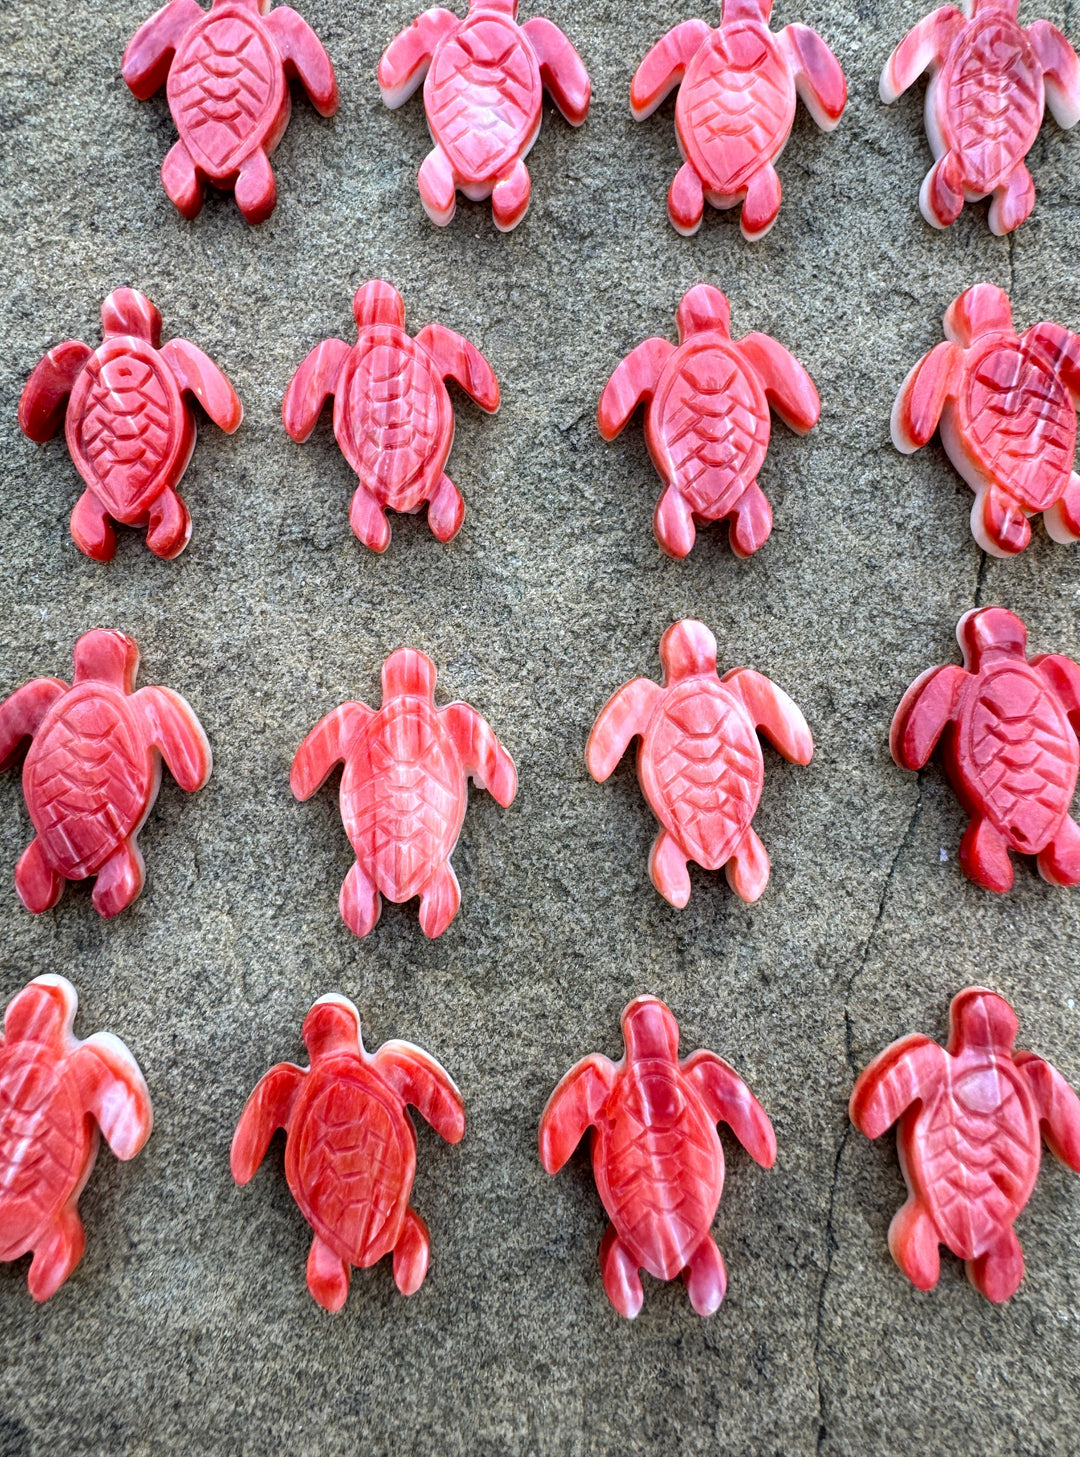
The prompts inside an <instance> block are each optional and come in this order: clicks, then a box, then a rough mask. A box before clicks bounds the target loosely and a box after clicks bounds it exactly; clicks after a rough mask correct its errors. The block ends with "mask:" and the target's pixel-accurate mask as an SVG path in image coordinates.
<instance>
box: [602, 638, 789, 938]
mask: <svg viewBox="0 0 1080 1457" xmlns="http://www.w3.org/2000/svg"><path fill="white" fill-rule="evenodd" d="M660 662H661V665H662V667H663V669H664V682H663V686H662V687H661V686H659V685H657V684H656V683H654V682H653V681H652V679H651V678H634V679H633V680H632V681H631V682H629V683H624V684H623V686H622V687H621V688H620V689H619V691H618V692H617V693H616V694H614V695H613V697H611V698H610V699H609V700H608V702H607V703H606V704H605V705H604V707H603V709H601V711H600V716H599V717H598V718H597V720H596V722H595V723H594V724H593V729H592V733H591V734H590V735H589V743H588V747H587V748H586V750H585V762H586V764H587V765H588V768H589V773H590V774H591V775H592V776H593V778H594V779H595V780H597V782H598V783H601V784H602V783H603V781H604V780H605V779H607V778H608V776H609V775H610V774H611V772H612V771H613V770H614V768H615V765H616V764H617V763H618V762H619V760H620V759H621V758H622V756H623V754H624V753H625V752H626V750H627V747H628V746H629V743H630V740H631V739H632V738H634V737H635V735H639V736H640V739H641V743H640V745H639V748H638V760H637V769H638V780H639V781H640V783H641V792H642V794H644V796H645V798H646V799H647V800H648V803H649V808H650V809H651V810H652V812H653V814H654V815H655V816H656V818H657V819H658V820H659V821H660V825H661V829H660V833H659V835H657V837H656V841H655V843H654V845H653V848H652V854H651V855H650V857H649V875H650V876H651V877H652V882H653V884H654V885H655V886H656V888H657V890H658V891H659V892H660V894H661V895H662V896H663V897H664V899H665V900H667V901H670V902H671V904H672V905H673V906H675V907H676V908H677V909H680V910H681V909H682V907H683V906H685V905H686V903H687V901H688V900H689V899H690V874H689V871H688V870H687V868H686V862H687V861H688V860H694V861H696V862H697V864H699V865H702V866H704V867H705V869H706V870H719V869H720V867H721V866H722V865H723V866H725V867H726V868H725V873H726V875H727V879H728V884H729V885H730V886H731V888H732V890H733V891H734V892H735V894H736V895H739V896H741V897H742V899H743V900H744V901H756V900H757V899H758V897H759V896H760V895H761V893H762V892H763V891H764V889H765V887H766V886H767V885H768V883H769V856H768V853H767V851H766V849H765V846H764V845H763V844H762V843H761V841H760V839H759V838H758V836H757V834H756V832H755V830H754V827H753V824H752V823H751V822H752V820H753V818H754V811H755V810H756V809H757V806H758V800H759V799H760V798H761V789H762V785H763V783H764V780H765V765H764V762H763V760H762V757H761V746H760V744H759V743H758V737H757V732H756V730H760V731H761V732H762V733H764V734H765V736H766V738H768V739H769V741H770V742H771V743H772V744H773V745H774V746H775V747H776V749H777V750H778V751H779V752H780V753H781V754H783V756H784V758H785V759H789V760H791V761H792V762H793V763H795V764H809V762H810V759H811V756H812V755H813V752H814V741H813V739H812V738H811V737H810V730H809V729H808V728H807V726H806V720H805V719H804V718H803V716H802V714H801V713H800V712H799V709H798V708H797V706H796V705H795V704H794V703H793V702H792V701H791V699H790V698H789V697H788V696H787V694H786V693H784V692H783V691H782V690H781V689H779V688H777V686H776V684H775V683H772V682H770V681H769V679H768V678H766V677H764V676H763V675H762V674H761V673H755V672H754V670H753V669H752V668H732V669H731V671H730V672H728V673H725V674H724V676H723V677H722V678H720V677H718V676H717V672H716V639H715V638H714V637H713V635H712V633H711V632H710V631H709V629H708V628H707V627H706V626H705V624H704V623H702V622H695V621H694V620H693V619H692V618H687V619H686V620H685V621H683V622H677V623H675V625H674V626H673V627H669V628H668V630H667V632H665V633H664V636H663V637H662V638H661V639H660Z"/></svg>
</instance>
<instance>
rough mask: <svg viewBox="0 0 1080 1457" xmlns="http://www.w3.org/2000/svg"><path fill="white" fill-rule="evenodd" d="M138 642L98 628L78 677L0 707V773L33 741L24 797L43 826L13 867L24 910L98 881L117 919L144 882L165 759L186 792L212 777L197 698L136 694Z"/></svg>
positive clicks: (25, 689) (165, 691) (101, 908)
mask: <svg viewBox="0 0 1080 1457" xmlns="http://www.w3.org/2000/svg"><path fill="white" fill-rule="evenodd" d="M138 671H139V649H138V648H137V647H136V645H135V643H134V642H133V641H132V639H131V638H129V637H125V636H124V634H123V633H122V632H109V631H105V630H104V629H100V628H98V629H95V630H94V631H93V632H88V633H86V634H85V635H84V636H83V637H81V638H79V640H78V642H77V643H76V644H75V677H74V680H73V682H72V684H71V685H70V686H69V685H68V684H67V683H65V682H63V681H62V679H60V678H35V679H34V681H33V682H31V683H24V684H23V686H22V687H21V688H17V689H16V690H15V692H14V693H12V694H11V696H10V697H8V698H6V699H5V700H4V701H3V703H0V770H4V769H7V768H10V766H11V765H12V764H14V763H15V762H16V760H17V759H18V758H19V757H20V756H21V755H22V753H23V751H24V750H25V749H26V744H27V740H28V739H29V740H32V742H31V744H30V748H29V752H28V753H27V754H26V763H25V764H24V766H23V797H24V799H25V800H26V808H27V810H28V811H29V814H30V818H31V820H32V821H33V824H34V829H35V830H36V831H37V836H36V838H35V839H33V840H31V841H30V844H29V845H28V846H27V848H26V849H25V850H24V851H23V853H22V856H21V857H20V859H19V863H18V864H17V865H16V867H15V889H16V890H17V891H18V893H19V899H20V900H21V901H22V903H23V905H24V906H25V907H26V909H27V910H28V911H33V912H34V913H35V914H37V913H38V912H40V911H47V910H48V909H49V908H50V906H54V905H55V904H56V902H57V901H58V900H59V899H60V895H61V892H62V891H63V889H64V882H65V881H67V880H86V879H87V878H88V877H89V876H91V875H94V876H97V882H96V884H95V886H94V894H93V901H94V907H95V909H96V910H97V911H98V913H99V914H100V915H102V916H115V915H117V914H118V913H119V912H120V911H122V910H124V908H125V907H126V906H129V905H130V904H131V902H132V901H133V900H135V899H136V897H137V896H138V895H139V892H140V891H141V890H142V887H143V877H144V875H145V873H146V867H145V865H144V863H143V858H142V855H141V853H140V851H139V847H138V844H137V837H138V834H139V831H140V830H141V829H142V826H143V823H144V821H145V820H146V817H147V815H148V814H149V813H150V810H151V808H152V807H153V804H154V801H155V800H156V799H157V793H158V789H159V787H160V785H161V761H162V759H163V758H164V760H165V762H166V764H168V766H169V771H170V773H171V774H172V776H173V778H174V779H175V780H176V782H177V783H178V784H179V785H180V787H181V789H186V790H189V791H194V790H196V789H201V788H202V787H203V785H204V784H205V783H206V781H207V780H208V779H209V778H210V769H211V763H212V761H211V756H210V745H209V744H208V743H207V740H206V735H205V734H204V733H203V731H202V726H201V725H200V723H199V720H198V719H197V718H196V717H195V714H194V712H193V710H192V708H191V705H190V704H189V703H187V702H186V701H185V700H184V699H183V698H181V697H180V695H179V693H174V692H172V690H171V689H169V688H140V689H139V691H138V692H137V693H136V692H135V677H136V674H137V673H138Z"/></svg>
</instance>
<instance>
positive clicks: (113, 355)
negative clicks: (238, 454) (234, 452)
mask: <svg viewBox="0 0 1080 1457" xmlns="http://www.w3.org/2000/svg"><path fill="white" fill-rule="evenodd" d="M101 323H102V328H103V330H104V334H105V338H104V342H103V343H102V345H101V347H100V348H99V349H97V350H96V351H95V350H92V349H91V348H90V346H89V345H88V344H84V343H83V342H82V340H81V339H68V340H67V341H66V342H65V343H63V344H58V345H57V346H56V348H55V349H50V350H49V352H48V354H46V356H45V358H44V359H43V360H41V362H40V363H39V364H38V365H37V366H36V368H35V369H34V372H33V374H31V376H30V378H29V379H28V380H27V382H26V387H25V389H24V390H23V392H22V398H21V399H20V400H19V427H20V429H21V430H22V432H23V434H24V435H28V436H29V437H30V439H31V440H36V441H37V442H38V443H39V444H44V442H45V441H46V440H51V439H52V437H53V436H54V435H55V434H56V432H57V430H59V428H60V423H61V421H63V422H64V433H65V435H66V437H67V446H68V451H69V452H70V454H71V458H72V460H73V461H74V462H75V468H76V469H77V470H78V472H79V474H80V475H81V476H82V478H83V480H84V481H85V482H86V490H85V491H84V492H83V494H82V495H81V496H80V497H79V500H78V503H77V504H76V506H75V510H74V511H73V512H72V513H71V534H72V536H73V537H74V539H75V545H76V546H77V547H78V548H79V550H80V551H81V552H84V553H85V554H86V555H87V556H88V557H92V558H93V559H94V560H95V561H98V562H107V561H111V560H112V558H113V557H114V556H115V555H116V532H115V531H114V530H113V525H112V523H113V521H121V522H123V524H124V525H125V526H140V527H142V526H145V527H146V544H147V546H148V547H149V548H150V550H151V551H152V552H154V554H155V555H156V556H159V557H164V558H165V559H166V560H170V559H171V558H173V557H176V556H179V555H180V553H181V552H182V551H183V549H184V547H185V546H187V544H188V541H189V539H190V537H191V517H190V515H189V514H188V509H187V507H186V506H185V505H184V503H183V501H182V500H181V499H180V497H179V496H178V495H177V494H176V488H177V486H178V485H179V484H180V480H181V477H182V476H183V474H184V472H185V470H187V466H188V461H189V460H190V459H191V455H192V451H193V450H194V449H195V415H194V411H193V410H192V407H191V402H192V400H193V399H194V400H197V401H198V403H199V404H200V405H201V406H202V407H203V409H204V410H205V411H206V413H207V414H208V415H209V416H210V418H211V420H213V421H214V423H215V424H216V425H220V427H221V428H222V430H224V431H225V432H226V434H228V435H231V434H232V433H233V431H234V430H236V429H237V428H238V427H239V425H240V422H241V420H242V419H243V418H244V411H243V407H242V406H241V404H240V401H239V400H238V399H237V397H236V391H235V390H234V389H233V387H232V385H231V384H230V383H229V381H228V380H227V379H226V378H225V376H224V375H223V374H222V372H221V370H220V369H218V367H217V365H216V364H214V362H213V361H212V360H210V359H208V358H207V357H206V355H205V354H204V353H203V352H202V350H201V349H196V347H195V345H194V344H190V343H189V342H188V341H187V340H186V339H170V340H169V342H168V343H167V344H164V345H162V343H161V315H160V314H159V313H158V311H157V309H156V308H155V307H154V305H153V304H152V303H151V302H150V300H149V299H148V298H146V296H145V295H144V294H141V293H138V292H137V291H136V290H135V289H133V288H118V289H116V291H115V292H114V293H111V294H110V295H109V297H108V298H107V299H106V300H105V302H104V303H103V304H102V306H101ZM159 346H160V347H159Z"/></svg>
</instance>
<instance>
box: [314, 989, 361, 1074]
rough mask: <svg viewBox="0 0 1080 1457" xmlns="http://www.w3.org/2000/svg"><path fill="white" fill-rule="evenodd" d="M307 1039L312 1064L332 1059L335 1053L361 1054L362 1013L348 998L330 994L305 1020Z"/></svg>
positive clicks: (317, 1003)
mask: <svg viewBox="0 0 1080 1457" xmlns="http://www.w3.org/2000/svg"><path fill="white" fill-rule="evenodd" d="M303 1037H304V1046H305V1047H306V1048H307V1050H308V1052H309V1053H310V1054H311V1060H312V1062H316V1061H317V1060H318V1059H319V1058H320V1057H332V1056H333V1054H334V1053H335V1052H351V1053H354V1054H355V1053H358V1052H360V1051H362V1049H363V1043H362V1042H361V1040H360V1013H359V1012H358V1011H357V1010H356V1008H355V1007H354V1006H353V1004H352V1002H350V1001H349V999H348V997H343V996H342V995H341V993H340V992H330V994H329V995H328V996H325V997H320V998H319V1000H318V1001H317V1002H316V1003H315V1004H314V1006H313V1007H312V1009H311V1011H310V1012H309V1013H308V1014H307V1016H306V1017H305V1018H304V1028H303Z"/></svg>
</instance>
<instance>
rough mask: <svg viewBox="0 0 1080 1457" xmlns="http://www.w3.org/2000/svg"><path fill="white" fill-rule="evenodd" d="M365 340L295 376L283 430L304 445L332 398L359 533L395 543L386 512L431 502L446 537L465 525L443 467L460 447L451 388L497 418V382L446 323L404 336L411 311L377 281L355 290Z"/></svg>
mask: <svg viewBox="0 0 1080 1457" xmlns="http://www.w3.org/2000/svg"><path fill="white" fill-rule="evenodd" d="M353 313H354V315H355V317H356V325H357V328H358V330H359V337H358V338H357V341H356V343H355V344H354V345H353V347H352V348H351V349H350V348H349V346H348V345H347V344H346V343H344V342H343V341H342V340H341V339H326V340H324V341H323V343H321V344H317V345H316V346H315V348H314V349H313V350H312V351H311V353H310V354H309V355H308V357H307V358H306V359H305V360H304V362H303V364H302V365H301V366H300V368H299V369H298V370H297V371H296V373H295V374H294V375H293V378H292V380H291V382H290V384H289V388H288V390H287V391H286V392H285V399H284V401H283V403H282V407H281V415H282V420H283V422H284V425H285V429H286V430H287V431H288V432H289V434H290V435H291V436H292V438H293V439H294V440H298V441H303V440H306V439H307V438H308V436H309V435H310V434H311V432H312V430H314V428H315V422H316V421H317V420H318V418H319V414H320V412H321V411H322V408H323V405H324V404H325V403H326V401H327V399H329V398H330V397H333V400H334V434H335V435H336V436H337V440H338V444H339V445H340V446H341V450H342V453H343V454H344V456H345V459H346V460H347V461H348V462H349V464H350V465H351V466H352V468H353V470H354V471H355V472H356V474H357V476H359V478H360V484H359V485H358V486H357V488H356V491H355V493H354V495H353V499H352V507H351V509H350V512H349V522H350V524H351V526H352V529H353V531H354V532H355V533H356V535H357V537H358V538H359V539H360V540H361V541H362V542H363V543H364V545H365V546H370V547H371V549H372V551H385V550H386V548H387V547H388V546H389V544H390V523H389V522H388V521H387V519H386V512H387V511H402V512H406V513H410V514H412V513H415V512H417V511H419V510H420V509H421V507H422V506H423V505H424V503H425V502H427V503H428V525H429V526H430V527H431V530H432V531H433V533H434V534H435V535H436V536H437V537H438V538H439V540H440V541H449V540H450V539H451V538H452V537H453V536H455V535H456V534H457V532H458V531H459V530H460V529H461V523H462V521H463V520H464V519H465V502H464V501H463V500H462V498H461V493H460V491H459V490H458V488H457V486H455V485H454V483H453V481H452V480H451V479H450V477H449V476H448V475H446V474H445V472H444V470H443V467H444V466H445V465H446V461H447V458H448V456H449V454H450V447H451V445H452V444H453V441H454V408H453V405H452V404H451V403H450V396H449V394H448V393H447V391H446V386H445V385H444V384H443V380H444V379H452V380H453V381H454V382H455V384H458V385H460V387H461V388H462V389H463V390H464V391H465V393H466V394H467V395H469V397H470V398H471V399H474V400H475V401H476V403H477V404H478V405H479V406H480V408H481V409H483V410H487V411H488V413H489V414H492V413H494V412H495V411H496V410H497V409H498V408H499V383H498V380H496V378H495V375H494V374H493V373H492V370H491V366H490V365H489V364H488V362H487V360H486V359H485V358H484V356H483V355H482V354H481V353H480V351H479V349H477V348H476V347H475V345H473V344H470V343H469V341H468V339H464V338H462V336H461V335H460V334H455V333H454V331H453V330H452V329H447V328H444V327H443V325H442V324H428V325H426V326H425V327H424V328H423V329H421V330H420V332H419V334H417V336H416V338H415V339H412V338H410V337H409V335H408V334H406V332H405V305H404V303H403V302H402V299H401V295H400V294H399V293H398V292H397V290H396V289H394V288H392V287H391V286H390V284H388V283H383V282H381V281H380V280H378V279H374V280H372V282H370V283H365V284H364V285H363V286H362V287H360V288H358V289H357V291H356V296H355V298H354V299H353Z"/></svg>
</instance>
